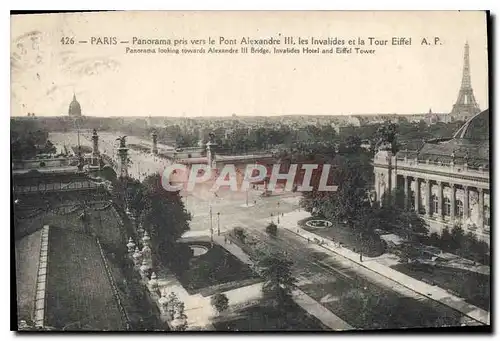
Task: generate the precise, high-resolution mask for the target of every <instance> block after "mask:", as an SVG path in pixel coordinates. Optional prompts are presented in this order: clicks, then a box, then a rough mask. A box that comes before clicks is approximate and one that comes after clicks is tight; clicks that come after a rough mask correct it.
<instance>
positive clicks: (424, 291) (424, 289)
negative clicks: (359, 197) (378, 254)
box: [278, 212, 490, 325]
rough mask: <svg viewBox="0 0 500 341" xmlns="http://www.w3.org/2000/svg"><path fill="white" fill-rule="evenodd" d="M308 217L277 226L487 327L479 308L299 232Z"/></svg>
mask: <svg viewBox="0 0 500 341" xmlns="http://www.w3.org/2000/svg"><path fill="white" fill-rule="evenodd" d="M309 216H310V214H309V213H308V212H290V213H288V214H285V215H284V216H282V217H280V224H279V225H278V226H279V228H286V229H287V230H289V231H290V232H292V233H294V234H296V235H299V236H301V237H302V238H305V239H307V238H309V240H314V238H317V239H323V240H324V241H325V242H324V244H323V245H321V247H323V248H324V249H326V250H328V251H330V252H334V253H336V254H338V255H341V256H342V257H344V258H347V259H349V260H351V261H353V262H355V263H357V264H359V265H361V266H363V267H365V268H367V269H369V270H371V271H374V272H376V273H378V274H380V275H382V276H384V277H386V278H388V279H390V280H392V281H394V282H397V283H399V284H401V285H403V286H405V287H407V288H409V289H410V290H412V291H414V292H417V293H419V294H421V295H423V296H426V297H428V298H430V299H432V300H434V301H437V302H440V303H442V304H444V305H447V306H448V307H450V308H452V309H455V310H457V311H459V312H461V313H462V314H464V315H467V316H468V317H470V318H472V319H474V320H476V321H479V322H481V323H484V324H486V325H489V324H490V314H489V312H488V311H485V310H483V309H481V308H478V307H476V306H474V305H472V304H469V303H467V302H465V300H464V299H463V298H460V297H457V296H454V295H452V294H450V293H449V292H448V291H446V290H444V289H442V288H440V287H437V286H432V285H430V284H426V283H424V282H422V281H419V280H417V279H415V278H412V277H410V276H407V275H404V274H402V273H401V272H399V271H396V270H394V269H392V268H390V267H388V266H385V265H383V264H380V263H378V262H377V261H376V260H374V259H371V258H368V257H363V259H364V260H363V262H360V260H359V253H356V252H353V251H351V250H349V249H346V248H344V247H339V246H337V245H336V244H334V243H333V242H332V241H328V240H327V239H324V238H321V237H319V236H318V235H316V234H314V233H312V232H309V231H306V230H304V229H302V228H300V227H299V226H298V225H297V222H298V221H299V220H302V219H305V218H307V217H309Z"/></svg>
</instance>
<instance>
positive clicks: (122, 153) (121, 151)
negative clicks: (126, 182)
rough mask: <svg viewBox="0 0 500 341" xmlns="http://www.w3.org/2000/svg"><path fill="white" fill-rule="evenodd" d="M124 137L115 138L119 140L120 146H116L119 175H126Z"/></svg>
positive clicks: (126, 150)
mask: <svg viewBox="0 0 500 341" xmlns="http://www.w3.org/2000/svg"><path fill="white" fill-rule="evenodd" d="M125 137H126V136H121V137H119V138H118V139H117V140H120V147H119V148H118V156H119V157H120V165H119V167H120V177H121V178H126V177H128V148H127V146H126V143H125Z"/></svg>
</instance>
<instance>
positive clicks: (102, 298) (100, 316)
mask: <svg viewBox="0 0 500 341" xmlns="http://www.w3.org/2000/svg"><path fill="white" fill-rule="evenodd" d="M48 261H49V264H48V277H47V291H46V303H45V306H46V315H45V319H46V324H47V325H49V326H51V327H54V328H57V329H62V328H64V327H65V326H66V327H67V328H68V329H71V328H76V329H79V328H84V329H89V330H97V331H104V330H111V331H118V330H125V323H124V321H123V320H122V316H121V314H120V311H119V309H118V303H117V301H116V299H115V297H114V295H113V289H112V287H111V284H110V282H109V279H108V276H107V274H106V271H105V268H104V263H103V261H102V259H101V255H100V252H99V248H98V246H97V243H96V241H95V240H94V238H92V237H89V236H86V235H83V234H78V233H75V232H72V231H69V230H64V229H60V228H56V227H51V228H50V232H49V253H48Z"/></svg>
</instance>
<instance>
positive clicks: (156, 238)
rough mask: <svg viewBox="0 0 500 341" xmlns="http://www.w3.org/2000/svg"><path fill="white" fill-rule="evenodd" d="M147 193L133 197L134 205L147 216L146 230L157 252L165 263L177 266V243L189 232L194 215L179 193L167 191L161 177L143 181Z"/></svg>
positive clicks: (152, 176) (158, 175) (145, 217)
mask: <svg viewBox="0 0 500 341" xmlns="http://www.w3.org/2000/svg"><path fill="white" fill-rule="evenodd" d="M143 186H144V190H143V192H138V193H136V194H135V195H134V196H133V197H132V205H136V207H137V208H138V209H139V211H138V212H141V210H142V212H143V219H142V221H143V224H144V228H145V229H148V228H149V230H150V231H151V239H152V241H153V246H154V247H155V249H156V251H157V252H159V254H160V256H161V257H162V259H163V260H164V261H167V262H168V263H175V262H176V261H177V260H178V258H177V256H179V253H177V252H176V250H177V247H176V246H177V245H176V243H177V240H178V239H179V238H180V237H181V236H182V235H183V234H184V233H185V232H187V231H189V221H190V220H191V215H190V214H189V213H188V212H187V211H186V209H185V207H184V203H183V202H182V200H181V196H180V195H179V192H170V191H167V190H166V189H165V188H163V186H162V184H161V176H160V174H158V173H157V174H154V175H150V176H148V177H147V178H146V179H144V181H143Z"/></svg>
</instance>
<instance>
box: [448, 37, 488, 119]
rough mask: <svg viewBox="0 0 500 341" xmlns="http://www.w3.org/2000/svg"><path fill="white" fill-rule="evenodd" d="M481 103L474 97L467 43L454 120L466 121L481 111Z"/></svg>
mask: <svg viewBox="0 0 500 341" xmlns="http://www.w3.org/2000/svg"><path fill="white" fill-rule="evenodd" d="M480 111H481V110H480V109H479V105H478V104H477V102H476V98H475V97H474V92H473V91H472V85H471V81H470V65H469V43H467V42H466V43H465V49H464V69H463V74H462V86H461V87H460V91H459V92H458V98H457V102H456V103H455V104H454V105H453V109H452V110H451V116H452V117H453V119H454V120H461V121H465V120H467V119H468V118H470V117H472V116H474V115H475V114H477V113H479V112H480Z"/></svg>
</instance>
